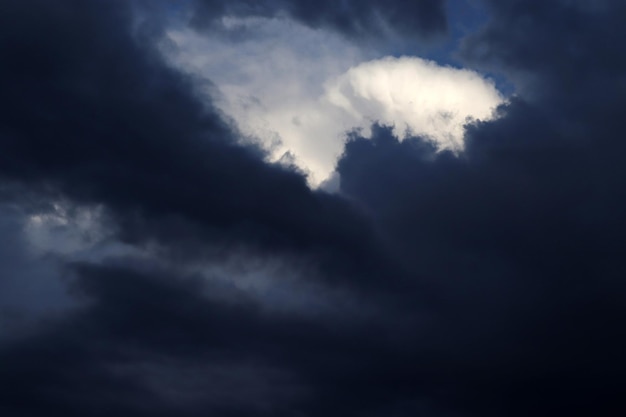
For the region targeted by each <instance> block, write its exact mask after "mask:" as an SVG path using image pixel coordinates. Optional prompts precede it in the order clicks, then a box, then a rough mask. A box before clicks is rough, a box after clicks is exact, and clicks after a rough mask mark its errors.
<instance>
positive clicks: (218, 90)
mask: <svg viewBox="0 0 626 417" xmlns="http://www.w3.org/2000/svg"><path fill="white" fill-rule="evenodd" d="M227 22H228V25H229V26H228V27H229V30H230V32H234V33H237V32H239V31H241V30H245V31H246V33H247V36H246V37H245V38H244V39H236V40H233V39H232V36H231V37H225V36H215V37H207V36H203V35H202V34H201V33H198V32H197V31H193V30H189V29H187V30H178V31H174V30H172V31H170V32H169V33H168V34H167V37H166V41H165V42H164V43H163V50H164V53H165V55H166V56H167V57H168V58H169V59H170V60H171V61H172V62H173V63H174V64H175V65H177V66H178V67H179V68H181V69H182V70H183V71H186V72H189V73H191V74H193V75H194V76H195V77H197V79H198V84H200V85H202V84H203V83H206V81H207V80H210V81H211V84H210V88H207V89H205V91H206V94H207V95H208V98H209V99H210V100H215V101H216V103H218V105H219V106H220V108H221V109H222V110H223V111H224V112H225V113H226V114H228V115H229V116H230V117H233V118H234V120H235V121H236V122H237V125H238V126H239V127H240V128H241V129H242V130H243V131H244V132H245V133H247V134H248V135H251V136H253V137H255V138H258V139H260V140H261V142H262V143H263V145H264V146H265V147H267V148H268V149H270V150H271V156H272V157H273V158H274V159H276V160H279V159H280V158H281V157H283V156H284V155H286V154H288V155H291V156H292V158H293V159H292V160H293V161H294V162H295V163H296V164H297V165H298V166H299V167H300V168H301V169H303V170H304V171H305V172H307V173H308V179H309V182H310V183H311V184H312V185H318V184H319V183H320V182H321V181H323V180H326V179H328V177H329V176H330V175H331V173H332V172H333V170H334V167H335V164H336V162H337V158H338V157H339V155H340V154H341V152H342V149H343V144H344V141H345V133H346V132H347V131H349V130H352V129H354V128H361V129H364V130H368V129H369V126H370V125H371V123H372V122H374V121H378V122H381V123H385V124H388V125H393V126H395V127H396V129H397V131H398V132H399V134H401V135H403V134H404V132H405V131H409V132H411V134H415V135H423V136H425V137H428V138H429V139H430V140H433V141H434V142H436V143H437V144H438V146H439V147H440V148H442V149H457V150H458V149H460V148H462V146H463V135H464V126H465V125H466V124H467V123H470V122H471V121H475V120H478V119H480V120H488V119H490V118H491V117H492V116H493V112H494V110H495V108H496V107H497V106H498V105H499V104H501V103H502V101H503V97H502V95H501V94H500V93H499V92H498V91H497V89H496V88H495V86H494V84H493V82H492V81H490V80H488V79H485V78H484V77H483V76H481V75H480V74H479V73H477V72H475V71H472V70H469V69H458V68H453V67H451V66H447V65H438V64H437V63H435V62H434V61H429V60H426V59H422V58H419V57H408V56H404V57H401V58H393V57H384V56H383V57H377V56H376V55H377V54H376V53H375V52H373V51H363V50H362V49H361V48H358V47H356V46H354V45H353V44H352V43H350V42H349V41H347V40H346V39H345V38H343V37H342V36H340V35H339V34H336V33H332V32H331V33H328V32H324V31H321V30H314V29H310V28H308V27H306V26H304V25H302V24H299V23H297V22H293V21H288V20H285V19H276V18H272V19H267V18H248V19H241V18H230V19H229V20H227Z"/></svg>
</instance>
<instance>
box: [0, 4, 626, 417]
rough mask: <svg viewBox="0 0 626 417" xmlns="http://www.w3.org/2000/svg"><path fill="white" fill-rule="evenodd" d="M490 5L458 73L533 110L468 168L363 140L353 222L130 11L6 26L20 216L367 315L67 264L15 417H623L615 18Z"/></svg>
mask: <svg viewBox="0 0 626 417" xmlns="http://www.w3.org/2000/svg"><path fill="white" fill-rule="evenodd" d="M226 4H227V3H224V5H220V4H218V3H214V4H213V7H218V6H219V7H222V9H221V10H222V11H220V12H219V13H220V14H224V13H234V12H232V11H230V10H229V8H230V7H242V8H243V7H244V6H246V7H261V9H259V10H253V12H249V11H246V10H245V8H243V9H241V10H242V11H239V9H237V10H236V11H237V13H238V14H242V15H243V14H245V15H252V14H255V15H273V14H274V11H273V10H274V9H272V11H271V13H270V11H269V10H270V9H268V8H267V3H260V4H261V6H254V5H255V4H258V3H243V2H239V3H234V6H226ZM276 4H278V3H276ZM289 4H291V5H290V6H286V5H287V3H284V4H283V3H281V4H280V5H282V7H283V9H285V8H286V13H288V14H290V15H292V16H295V17H297V18H299V19H304V18H300V17H299V16H298V13H299V12H296V11H295V10H299V9H298V7H300V6H299V4H300V3H297V2H291V3H289ZM302 4H304V3H302ZM342 4H349V3H345V2H344V3H342ZM388 4H389V5H390V6H391V7H393V6H394V4H396V3H394V2H390V3H388ZM398 4H400V3H398ZM412 4H416V3H412ZM424 4H425V3H424ZM489 4H490V7H491V13H492V16H491V21H490V23H488V25H487V26H486V27H485V28H484V29H483V30H482V31H481V32H479V33H477V34H476V35H474V36H472V37H470V38H468V39H467V40H466V41H465V43H464V45H463V50H462V51H461V54H462V55H463V56H464V57H465V58H466V59H467V60H468V61H470V62H473V63H474V64H475V65H482V66H484V67H486V68H487V67H489V68H490V70H492V71H493V70H500V71H502V72H503V73H504V74H505V75H507V76H510V77H513V78H514V79H515V80H516V82H517V83H518V84H519V85H520V95H519V97H517V98H514V99H512V100H511V102H510V103H509V104H507V105H505V106H503V107H502V108H501V109H500V110H499V112H500V114H499V116H500V117H499V118H498V119H496V120H493V121H490V122H485V123H476V124H474V125H472V126H470V127H469V129H468V135H467V144H466V150H465V152H464V153H462V154H461V155H459V156H455V155H452V154H451V153H448V152H441V153H438V152H436V150H435V149H434V148H433V147H432V146H431V145H429V144H428V143H427V142H426V141H424V140H423V139H421V138H407V139H405V140H404V141H399V140H398V138H397V137H395V136H394V134H393V132H392V131H391V130H390V129H389V128H386V127H383V126H378V125H374V127H373V134H372V138H371V139H365V138H363V137H361V136H360V135H359V134H358V133H353V134H352V135H351V136H350V138H349V141H348V143H347V144H346V148H345V152H344V154H343V156H342V158H341V160H340V161H339V164H338V172H339V173H340V175H341V192H342V193H343V196H344V197H345V198H346V199H347V200H346V199H344V198H342V197H338V196H330V195H327V194H323V193H318V192H312V191H310V190H309V189H308V188H307V187H306V184H305V181H304V179H303V178H302V177H301V176H300V175H298V174H297V173H294V172H291V171H289V170H286V169H284V168H280V167H277V166H273V165H268V164H266V163H264V162H263V161H262V157H263V155H262V153H261V152H260V151H259V150H258V149H255V148H253V147H250V146H244V145H240V144H238V142H239V136H238V134H237V133H236V131H235V130H234V128H233V127H231V126H229V125H228V123H227V122H225V121H224V120H223V119H222V118H221V116H220V115H219V114H218V113H217V112H216V111H215V110H214V109H213V108H211V107H210V106H207V105H204V104H200V103H199V102H198V100H197V99H196V98H195V97H194V95H193V92H192V90H191V88H190V85H189V83H188V82H187V81H186V80H185V79H184V78H182V77H181V76H180V75H179V74H177V73H176V72H174V71H172V70H171V69H168V68H167V67H165V66H164V65H163V63H162V61H161V59H160V58H159V56H158V54H157V53H156V52H155V51H154V50H153V49H152V47H153V42H154V39H153V36H154V34H155V32H154V30H155V27H153V26H152V27H149V28H148V29H146V27H145V26H143V25H141V24H140V23H141V22H142V20H141V19H136V15H134V14H132V13H131V10H129V8H128V7H127V5H128V3H127V2H121V1H120V2H111V1H107V2H105V1H89V2H85V1H79V0H76V1H71V0H68V1H63V2H54V3H52V2H49V1H36V0H32V1H20V2H3V3H1V4H0V48H1V50H2V51H3V57H4V61H3V65H2V66H0V91H2V98H3V100H2V102H1V103H0V151H1V152H0V175H1V176H2V179H3V182H4V183H5V184H8V185H10V187H11V190H16V189H18V190H21V191H22V193H23V196H22V197H21V198H19V196H18V194H17V193H15V192H12V193H3V197H4V199H5V200H12V201H13V202H14V203H15V204H17V203H19V204H27V203H29V204H31V203H32V202H33V201H34V202H35V203H36V205H37V206H38V207H45V205H46V204H50V203H51V202H54V201H55V200H57V199H62V200H63V201H66V202H69V203H68V204H76V205H93V204H97V205H100V206H102V207H103V208H104V209H105V210H106V211H107V213H109V215H110V220H111V225H112V227H113V228H114V229H115V230H116V232H117V234H116V236H117V237H118V238H120V239H124V240H125V241H127V242H129V243H131V244H141V243H144V242H146V241H151V240H157V241H158V242H159V243H160V244H161V245H163V246H164V247H167V248H169V249H170V250H173V249H175V248H178V249H179V250H180V251H181V252H184V253H186V254H187V257H186V258H183V259H186V260H187V261H188V262H192V261H194V260H196V257H197V256H198V255H202V253H203V252H204V251H205V250H206V248H207V247H211V245H218V246H221V247H225V248H226V249H225V251H226V252H228V250H230V249H231V248H233V247H236V245H237V244H244V245H245V246H248V247H252V248H254V253H255V254H257V256H262V255H267V254H271V255H272V256H278V257H280V256H282V257H286V258H288V257H290V256H296V257H297V256H311V259H314V260H316V261H319V265H316V266H315V268H316V269H317V271H316V273H315V274H313V273H312V274H311V276H321V277H322V278H324V283H325V285H327V286H332V285H334V284H335V283H337V284H338V285H341V286H342V287H343V288H344V289H349V290H350V291H349V293H355V294H356V293H358V294H359V296H360V297H363V298H364V299H365V300H366V303H367V304H368V305H369V306H370V307H372V312H373V313H371V314H369V315H361V316H359V315H355V316H348V315H346V316H343V315H342V316H336V317H333V316H328V315H319V316H318V315H312V316H311V315H309V316H307V315H299V314H291V313H280V312H271V311H268V310H267V309H265V308H263V306H262V305H261V303H259V301H258V300H256V299H253V298H251V297H250V296H249V294H248V293H245V292H243V291H238V290H232V289H231V290H232V291H230V292H229V293H228V296H226V295H224V294H222V291H223V289H221V288H216V287H215V286H214V285H213V284H211V283H210V282H211V281H209V280H206V279H205V277H203V276H200V275H198V276H196V275H190V274H183V273H181V272H180V270H181V269H183V268H180V267H181V265H177V264H176V262H174V261H172V262H170V263H171V264H172V265H171V269H170V268H167V267H164V266H163V264H164V262H162V260H158V261H157V260H156V259H153V258H152V257H150V256H149V255H146V256H145V257H144V258H143V259H142V260H141V261H137V260H135V261H131V260H130V259H123V260H120V259H118V260H116V261H111V260H109V261H104V262H101V263H97V264H96V263H69V264H67V265H66V271H68V273H69V274H70V276H71V277H72V278H71V279H69V282H71V293H72V294H73V295H74V297H76V299H77V300H78V301H79V304H78V306H77V307H75V308H74V310H72V311H71V312H69V313H67V314H65V315H63V316H61V317H59V318H57V319H55V320H54V321H48V322H47V323H45V325H42V326H41V328H40V329H39V331H37V332H34V331H31V332H29V333H28V334H27V335H25V336H23V337H21V338H18V339H13V340H11V341H4V342H3V343H2V345H0V367H1V368H0V388H1V389H0V411H1V412H2V413H3V415H8V416H44V415H45V416H55V415H63V416H100V415H102V416H104V415H107V416H108V415H119V416H131V415H132V416H142V415H146V416H147V415H150V416H155V415H156V416H170V415H177V416H178V415H182V416H198V415H207V414H211V415H224V416H259V415H260V416H294V415H295V416H335V415H336V416H363V415H366V416H411V415H428V416H431V415H432V416H475V415H479V416H528V415H539V416H542V415H545V416H554V415H568V416H577V415H581V416H582V415H585V416H587V415H597V416H612V415H623V413H624V406H623V401H622V399H623V393H624V392H626V386H625V385H624V381H625V379H624V374H625V373H626V361H625V360H624V358H623V352H624V350H625V349H626V341H625V340H624V339H625V338H624V335H623V324H624V323H625V322H626V307H625V306H626V303H624V299H625V297H626V286H625V284H624V281H623V277H624V276H626V270H625V269H626V267H625V266H624V262H623V258H624V247H625V245H624V236H626V222H624V221H623V214H624V213H625V212H626V164H624V160H623V159H624V157H623V155H624V154H625V152H624V151H625V150H626V149H624V148H625V147H626V145H625V143H626V142H625V141H624V140H623V136H624V133H623V123H621V120H622V117H621V113H622V112H623V109H624V108H626V103H625V101H626V98H625V97H626V94H624V92H625V91H624V89H625V88H626V84H625V82H624V80H625V79H626V78H625V74H626V59H625V57H626V55H625V53H626V52H625V51H624V50H623V48H619V43H617V42H616V41H617V40H619V39H622V38H623V37H624V35H626V33H625V32H624V31H625V29H624V26H623V25H619V24H617V23H619V22H620V19H623V16H625V15H624V8H623V6H622V5H621V4H620V3H618V2H610V1H607V2H603V3H601V4H599V3H598V4H599V5H598V6H597V7H595V8H593V9H590V8H589V6H588V4H587V3H584V2H582V1H581V2H576V1H565V0H563V1H554V2H532V3H530V2H521V1H514V0H509V1H498V2H496V1H493V2H489ZM600 6H601V7H600ZM151 7H154V6H151ZM381 7H382V6H381ZM402 7H411V6H410V4H409V3H403V6H402ZM146 10H147V9H144V11H143V13H145V12H146ZM232 10H235V9H232ZM276 10H278V9H276ZM302 10H304V9H302ZM325 10H326V11H325ZM374 10H378V9H377V8H374ZM390 10H391V9H390ZM405 10H408V9H405ZM302 13H304V12H302ZM358 13H365V12H357V14H356V16H357V17H359V16H361V15H359V14H358ZM368 13H369V12H368ZM304 15H306V16H307V18H306V19H308V20H306V22H308V23H309V24H311V25H313V26H321V27H327V26H331V27H332V26H334V27H335V28H339V29H340V30H341V31H344V32H346V33H348V34H351V35H355V34H358V33H361V32H360V31H361V26H359V27H358V28H357V27H356V26H355V29H349V28H350V26H341V25H339V23H337V22H341V19H339V20H336V19H338V18H337V17H335V18H331V17H332V15H331V14H328V13H327V9H326V8H325V3H322V4H321V6H320V7H319V12H318V14H317V15H315V14H306V13H305V14H304ZM381 15H382V16H383V17H384V16H385V13H382V14H381ZM315 16H318V17H315ZM363 16H369V15H367V14H365V15H363ZM620 16H622V17H620ZM359 18H360V17H359ZM333 19H335V20H333ZM363 19H365V18H363ZM316 22H319V23H316ZM364 22H368V20H367V19H365V20H364ZM351 24H353V23H351ZM338 25H339V26H338ZM360 25H362V26H363V27H367V28H369V26H367V24H366V23H360ZM156 29H157V30H158V27H157V28H156ZM416 30H421V29H416ZM573 40H575V42H574V41H573ZM24 196H27V197H28V198H25V197H24ZM16 233H17V232H16ZM230 244H233V245H232V246H231V245H230ZM0 248H4V249H2V251H3V252H2V253H11V252H10V250H9V248H6V247H5V246H0ZM390 254H393V257H391V256H390ZM18 258H19V256H18ZM0 260H2V258H0ZM2 262H3V264H2V267H4V266H6V265H9V263H8V261H7V260H2ZM182 266H184V265H182ZM3 272H6V269H5V271H3ZM407 277H410V278H411V279H412V283H411V284H412V285H406V283H405V282H404V281H399V279H400V278H402V279H406V278H407ZM306 278H310V277H309V276H308V275H306V276H305V279H306ZM400 284H402V285H401V286H400ZM363 289H367V290H366V291H361V290H363ZM381 300H383V301H384V302H383V301H381ZM390 300H391V301H393V302H394V303H389V301H390Z"/></svg>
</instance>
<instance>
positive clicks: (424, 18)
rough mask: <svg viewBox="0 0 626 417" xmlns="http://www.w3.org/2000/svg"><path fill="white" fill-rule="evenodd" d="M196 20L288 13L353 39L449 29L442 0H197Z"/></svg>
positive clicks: (428, 33)
mask: <svg viewBox="0 0 626 417" xmlns="http://www.w3.org/2000/svg"><path fill="white" fill-rule="evenodd" d="M196 3H197V10H196V12H197V13H196V15H195V16H194V22H195V24H196V25H198V26H200V27H201V26H204V25H212V24H215V23H216V22H218V21H219V19H221V18H222V17H224V16H228V17H232V16H238V17H278V16H285V15H286V16H289V17H291V18H293V19H296V20H298V21H299V22H302V23H304V24H305V25H308V26H311V27H312V28H327V29H331V30H335V31H337V32H339V33H341V34H343V35H346V36H348V37H349V38H352V39H360V38H363V37H365V38H374V39H375V38H379V37H380V36H381V35H383V34H384V33H385V32H386V31H387V30H390V31H392V32H395V33H398V34H400V35H403V36H419V37H427V36H432V35H436V34H441V33H443V32H444V31H445V30H446V16H445V2H444V1H443V0H413V1H407V0H393V1H380V0H367V1H357V0H347V1H332V0H323V1H306V0H303V1H301V0H297V1H290V0H263V1H247V0H236V1H231V2H222V1H219V0H217V1H216V0H197V1H196Z"/></svg>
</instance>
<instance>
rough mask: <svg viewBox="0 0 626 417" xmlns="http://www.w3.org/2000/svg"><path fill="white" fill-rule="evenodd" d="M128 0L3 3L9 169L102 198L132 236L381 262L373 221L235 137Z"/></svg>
mask: <svg viewBox="0 0 626 417" xmlns="http://www.w3.org/2000/svg"><path fill="white" fill-rule="evenodd" d="M124 3H125V2H119V3H114V4H109V3H107V2H100V1H91V2H87V3H85V2H82V1H67V2H63V3H61V4H59V5H56V4H55V5H53V4H51V3H50V2H45V1H41V2H38V1H33V2H32V3H31V2H20V3H19V4H11V3H4V4H3V5H2V6H1V7H2V13H1V17H0V19H1V22H0V25H1V26H2V35H1V36H2V38H1V40H0V41H1V42H2V50H3V51H4V56H5V64H4V65H3V66H2V68H1V69H0V89H1V90H2V91H3V101H2V104H1V106H2V107H1V108H0V118H1V128H0V129H1V130H0V146H1V147H2V152H1V153H0V175H2V176H3V177H4V178H5V179H7V180H9V181H13V182H17V183H20V184H23V185H24V187H26V188H27V189H31V190H32V189H36V190H38V191H40V192H41V193H46V194H47V195H48V196H49V198H70V199H72V200H73V201H75V202H76V203H81V204H104V205H105V207H106V208H108V209H109V210H110V211H111V212H112V213H113V216H114V217H115V220H116V224H117V228H118V229H119V233H120V235H122V238H123V239H124V240H125V241H128V242H134V243H141V242H142V241H146V240H149V239H157V240H159V241H160V242H161V243H164V244H166V245H168V242H169V240H170V239H172V238H174V237H175V236H176V238H177V241H176V244H175V245H170V246H171V247H174V246H175V247H177V248H181V247H183V246H184V245H183V244H184V241H185V239H187V240H197V239H200V240H202V239H209V237H211V240H214V241H220V242H221V243H238V242H240V241H247V242H249V243H250V244H253V245H256V246H257V248H258V249H259V250H262V251H271V250H273V249H276V248H281V249H284V250H296V251H297V250H299V249H312V250H319V252H323V253H324V254H325V255H323V256H325V257H328V258H333V257H335V255H334V254H333V252H337V253H339V252H344V253H347V252H352V254H351V255H348V257H353V258H354V259H356V257H362V258H364V259H367V260H368V261H371V265H370V267H373V268H381V265H382V264H384V263H385V261H384V260H383V259H382V258H381V257H380V256H379V254H380V251H379V250H378V248H377V245H376V242H375V240H374V237H373V232H372V231H371V230H370V227H369V226H368V224H367V223H366V222H365V219H364V218H363V217H362V216H360V215H359V214H358V213H357V212H356V211H354V210H353V209H352V208H351V207H350V206H349V205H348V204H347V203H346V202H344V201H342V200H340V199H337V198H335V197H332V196H329V195H327V194H324V193H317V192H312V191H310V190H309V189H308V187H307V185H306V182H305V179H304V178H303V177H302V176H301V175H300V174H298V173H296V172H292V171H289V170H287V169H285V168H282V167H280V166H276V165H268V164H266V163H264V162H263V160H262V157H263V154H262V152H261V151H260V150H259V149H256V148H254V147H252V146H244V145H240V144H238V143H237V142H238V141H239V139H240V138H239V136H238V134H237V133H236V132H235V131H234V129H233V128H232V127H231V126H229V125H228V124H227V123H226V122H224V121H223V119H222V118H221V116H220V115H219V114H218V113H217V111H216V110H215V109H213V108H211V107H210V106H208V107H207V106H206V105H204V104H201V103H200V101H199V100H198V99H197V98H196V97H194V95H193V93H192V92H191V86H190V84H189V83H188V82H187V81H186V80H185V79H184V77H183V76H181V75H180V74H178V73H176V72H175V71H173V70H171V69H169V68H167V67H166V66H165V65H164V64H163V63H162V62H161V58H160V56H159V55H158V53H157V52H156V51H155V50H154V49H153V48H154V45H153V44H152V43H153V39H152V37H151V36H152V29H151V28H150V31H147V30H143V29H144V27H142V26H141V25H138V24H136V21H137V19H134V18H133V16H132V14H131V10H129V7H127V5H126V4H124ZM133 19H134V20H133ZM133 28H134V29H133ZM131 30H134V32H133V33H132V34H131V33H130V32H131ZM183 238H185V239H183ZM188 249H189V246H186V247H185V250H188ZM329 262H331V263H332V260H329ZM377 262H382V264H380V265H379V266H376V265H375V264H376V263H377ZM340 263H342V265H341V266H340V267H341V268H343V267H347V265H348V264H344V263H343V261H340ZM355 273H356V271H355Z"/></svg>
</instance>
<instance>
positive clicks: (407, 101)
mask: <svg viewBox="0 0 626 417" xmlns="http://www.w3.org/2000/svg"><path fill="white" fill-rule="evenodd" d="M326 88H327V91H326V99H327V100H328V101H329V102H330V103H332V104H334V105H336V106H337V107H340V108H341V109H343V110H345V111H346V112H348V113H349V114H350V115H351V116H352V117H353V118H354V119H355V120H354V121H353V123H354V124H355V125H358V123H359V122H360V123H363V120H370V121H378V122H381V123H384V124H388V125H395V126H396V127H397V128H399V129H400V130H403V128H407V129H408V130H409V131H410V132H411V133H412V134H415V135H423V136H426V137H428V138H430V139H432V140H434V141H435V142H436V143H437V144H438V145H439V146H440V147H441V148H451V149H460V148H462V145H463V134H464V125H465V124H466V123H469V122H471V121H473V120H489V119H490V118H491V117H492V115H493V112H494V110H495V108H496V107H497V106H498V105H499V104H501V103H502V101H503V98H502V96H501V94H500V93H499V92H498V90H497V89H496V88H495V86H494V84H493V82H491V81H489V80H486V79H484V78H483V77H482V76H481V75H480V74H478V73H476V72H474V71H471V70H467V69H456V68H452V67H446V66H440V65H437V64H436V63H435V62H433V61H427V60H424V59H420V58H416V57H403V58H383V59H380V60H374V61H370V62H366V63H363V64H359V65H357V66H356V67H353V68H350V70H348V71H347V72H346V73H345V74H343V75H341V76H339V77H338V78H337V79H335V80H332V81H330V82H329V83H328V84H327V86H326Z"/></svg>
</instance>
